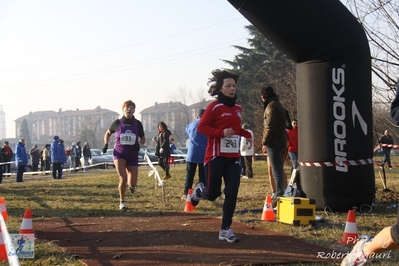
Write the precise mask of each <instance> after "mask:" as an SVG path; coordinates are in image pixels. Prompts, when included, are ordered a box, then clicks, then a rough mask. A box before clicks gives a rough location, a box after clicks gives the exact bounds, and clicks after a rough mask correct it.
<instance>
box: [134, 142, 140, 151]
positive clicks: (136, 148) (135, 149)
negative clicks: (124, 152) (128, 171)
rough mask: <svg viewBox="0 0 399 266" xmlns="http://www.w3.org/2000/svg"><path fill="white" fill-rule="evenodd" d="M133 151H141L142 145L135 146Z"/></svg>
mask: <svg viewBox="0 0 399 266" xmlns="http://www.w3.org/2000/svg"><path fill="white" fill-rule="evenodd" d="M133 150H134V151H139V150H140V144H138V143H136V144H134V145H133Z"/></svg>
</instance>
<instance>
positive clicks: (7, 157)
mask: <svg viewBox="0 0 399 266" xmlns="http://www.w3.org/2000/svg"><path fill="white" fill-rule="evenodd" d="M12 154H13V151H12V149H11V147H10V146H9V145H8V141H4V145H3V147H2V148H1V155H2V157H3V162H4V163H6V164H4V165H3V173H10V161H11V159H12Z"/></svg>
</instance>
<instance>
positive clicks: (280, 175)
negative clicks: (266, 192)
mask: <svg viewBox="0 0 399 266" xmlns="http://www.w3.org/2000/svg"><path fill="white" fill-rule="evenodd" d="M261 98H262V101H263V107H264V109H265V111H264V115H263V119H264V122H263V139H262V144H263V146H262V152H263V153H267V156H268V158H269V162H270V164H271V168H272V172H273V177H274V180H275V182H276V191H275V193H273V198H272V202H273V208H274V207H276V205H277V198H278V197H282V196H283V195H284V190H285V188H284V162H283V155H284V153H285V151H286V148H287V136H286V133H285V126H286V123H285V122H286V111H285V109H284V107H283V106H282V105H281V103H280V101H279V99H278V97H277V94H276V93H275V92H274V89H273V88H272V87H270V86H269V87H263V88H262V89H261Z"/></svg>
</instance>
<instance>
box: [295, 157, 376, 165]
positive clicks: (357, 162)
mask: <svg viewBox="0 0 399 266" xmlns="http://www.w3.org/2000/svg"><path fill="white" fill-rule="evenodd" d="M373 162H374V161H373V159H359V160H349V161H341V162H339V163H338V162H299V165H301V166H313V167H331V166H342V165H347V166H358V165H368V164H373Z"/></svg>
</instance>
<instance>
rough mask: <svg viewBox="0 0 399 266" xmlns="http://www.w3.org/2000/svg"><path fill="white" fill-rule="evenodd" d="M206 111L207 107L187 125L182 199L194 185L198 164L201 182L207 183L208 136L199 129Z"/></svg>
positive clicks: (184, 198)
mask: <svg viewBox="0 0 399 266" xmlns="http://www.w3.org/2000/svg"><path fill="white" fill-rule="evenodd" d="M204 112H205V109H201V110H200V111H199V113H198V116H197V119H195V120H194V121H192V122H191V123H190V124H188V125H187V126H186V134H187V136H188V145H187V157H186V181H185V184H184V192H183V195H182V196H181V199H182V200H186V198H187V193H188V190H189V189H190V188H192V187H193V182H194V176H195V172H196V170H197V166H198V178H199V182H202V183H205V173H204V157H205V150H206V144H207V143H208V138H207V136H205V135H204V134H201V133H199V132H198V130H197V128H198V124H199V121H200V119H201V116H202V114H203V113H204Z"/></svg>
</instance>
